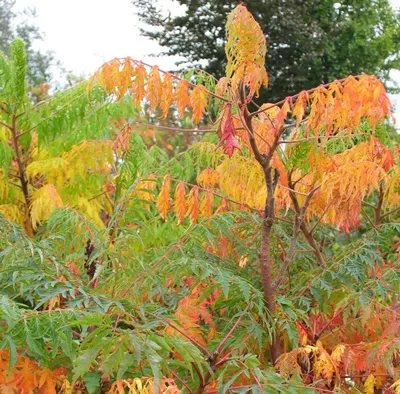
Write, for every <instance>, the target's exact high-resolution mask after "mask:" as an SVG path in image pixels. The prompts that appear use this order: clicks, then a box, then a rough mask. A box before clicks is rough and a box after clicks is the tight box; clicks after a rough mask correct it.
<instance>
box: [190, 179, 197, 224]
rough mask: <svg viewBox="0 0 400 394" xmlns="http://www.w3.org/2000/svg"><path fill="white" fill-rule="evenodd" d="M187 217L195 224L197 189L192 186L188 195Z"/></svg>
mask: <svg viewBox="0 0 400 394" xmlns="http://www.w3.org/2000/svg"><path fill="white" fill-rule="evenodd" d="M188 208H189V209H188V216H189V218H190V221H191V222H192V223H197V218H198V216H199V187H198V186H194V187H193V188H192V190H191V191H190V193H189V195H188Z"/></svg>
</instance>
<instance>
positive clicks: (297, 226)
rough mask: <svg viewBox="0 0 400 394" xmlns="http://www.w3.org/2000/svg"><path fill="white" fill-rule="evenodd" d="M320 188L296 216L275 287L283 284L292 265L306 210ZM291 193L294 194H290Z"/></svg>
mask: <svg viewBox="0 0 400 394" xmlns="http://www.w3.org/2000/svg"><path fill="white" fill-rule="evenodd" d="M319 188H320V186H317V187H316V188H314V189H313V190H311V192H310V193H308V194H307V197H306V201H305V202H304V205H303V206H302V207H301V208H300V214H299V215H296V218H295V221H294V225H293V235H292V239H291V241H290V246H289V250H288V252H287V253H286V256H285V259H284V261H283V264H282V267H281V270H280V271H279V274H278V277H277V279H276V281H275V283H274V287H275V288H277V287H278V286H279V285H280V283H281V282H282V280H283V278H284V275H285V273H286V270H287V268H288V266H289V264H290V262H291V261H292V259H293V257H294V256H295V254H296V249H295V248H296V243H297V238H298V237H299V233H300V227H301V225H302V224H303V223H304V219H305V214H306V210H307V208H308V206H309V204H310V202H311V199H312V197H313V196H314V194H315V192H316V191H317V190H318V189H319ZM290 193H294V191H293V192H290Z"/></svg>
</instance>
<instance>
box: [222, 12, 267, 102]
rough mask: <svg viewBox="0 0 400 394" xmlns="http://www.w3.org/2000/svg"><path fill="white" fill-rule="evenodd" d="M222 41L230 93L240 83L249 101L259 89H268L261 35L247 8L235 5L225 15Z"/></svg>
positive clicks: (264, 44) (263, 44)
mask: <svg viewBox="0 0 400 394" xmlns="http://www.w3.org/2000/svg"><path fill="white" fill-rule="evenodd" d="M226 37H227V43H226V45H225V53H226V57H227V65H226V76H227V78H228V79H231V85H232V88H233V90H234V91H235V90H236V89H237V87H238V85H239V83H240V82H244V83H245V84H246V86H248V87H249V93H248V98H249V97H252V96H253V95H254V94H255V93H257V92H258V90H259V88H260V87H261V85H263V84H264V85H265V86H267V85H268V76H267V72H266V70H265V66H264V65H265V55H266V53H267V44H266V41H265V35H264V33H263V32H262V30H261V28H260V25H259V24H258V23H257V22H256V21H255V19H254V18H253V16H252V15H251V13H250V12H249V11H248V10H247V8H246V7H244V6H243V5H238V6H237V7H236V8H235V9H234V10H233V11H232V12H231V13H230V14H229V15H228V19H227V23H226Z"/></svg>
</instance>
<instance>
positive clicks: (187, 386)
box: [167, 367, 193, 394]
mask: <svg viewBox="0 0 400 394" xmlns="http://www.w3.org/2000/svg"><path fill="white" fill-rule="evenodd" d="M167 368H168V367H167ZM168 371H169V372H171V373H172V375H174V377H175V378H176V379H178V380H179V381H180V382H181V383H182V384H183V385H184V386H185V387H186V388H187V389H188V391H189V393H192V394H193V391H192V389H191V388H190V387H189V385H188V384H187V383H186V382H184V381H183V380H182V379H181V378H180V377H179V376H178V375H177V374H176V373H175V372H174V371H173V370H172V369H171V368H168Z"/></svg>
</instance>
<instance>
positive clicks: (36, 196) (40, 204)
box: [31, 183, 63, 229]
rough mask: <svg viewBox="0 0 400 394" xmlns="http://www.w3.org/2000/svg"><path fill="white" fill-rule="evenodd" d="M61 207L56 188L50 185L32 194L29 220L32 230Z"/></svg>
mask: <svg viewBox="0 0 400 394" xmlns="http://www.w3.org/2000/svg"><path fill="white" fill-rule="evenodd" d="M62 206H63V202H62V200H61V197H60V195H59V194H58V192H57V190H56V188H55V187H54V186H53V185H52V184H51V183H49V184H47V185H44V186H43V187H41V188H40V189H38V190H35V191H34V192H33V194H32V202H31V220H32V226H33V228H34V229H36V228H37V226H38V224H41V223H43V222H44V221H46V220H47V219H48V218H49V217H50V214H51V213H52V212H53V211H54V210H55V209H56V208H59V207H62Z"/></svg>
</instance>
